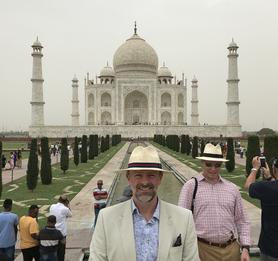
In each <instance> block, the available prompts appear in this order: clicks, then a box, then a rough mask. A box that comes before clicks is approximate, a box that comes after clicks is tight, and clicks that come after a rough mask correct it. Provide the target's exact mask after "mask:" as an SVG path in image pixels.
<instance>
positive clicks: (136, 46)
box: [113, 33, 158, 74]
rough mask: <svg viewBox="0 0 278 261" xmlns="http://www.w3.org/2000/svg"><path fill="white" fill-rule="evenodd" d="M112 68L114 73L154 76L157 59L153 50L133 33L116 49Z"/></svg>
mask: <svg viewBox="0 0 278 261" xmlns="http://www.w3.org/2000/svg"><path fill="white" fill-rule="evenodd" d="M113 66H114V69H115V72H116V73H119V72H129V71H137V72H139V71H141V72H147V73H148V72H149V73H152V74H156V73H157V68H158V57H157V54H156V52H155V50H154V49H153V48H152V47H151V46H150V45H149V44H148V43H147V42H146V41H145V40H144V39H142V38H141V37H139V36H138V35H137V34H136V33H135V34H134V35H133V36H132V37H131V38H129V39H127V40H126V42H125V43H124V44H122V45H121V46H120V47H119V48H118V49H117V51H116V52H115V54H114V59H113Z"/></svg>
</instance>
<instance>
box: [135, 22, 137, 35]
mask: <svg viewBox="0 0 278 261" xmlns="http://www.w3.org/2000/svg"><path fill="white" fill-rule="evenodd" d="M134 34H135V35H137V25H136V21H135V22H134Z"/></svg>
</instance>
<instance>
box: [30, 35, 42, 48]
mask: <svg viewBox="0 0 278 261" xmlns="http://www.w3.org/2000/svg"><path fill="white" fill-rule="evenodd" d="M32 47H41V48H42V44H41V43H40V41H39V38H38V37H37V39H36V41H35V42H34V43H33V45H32Z"/></svg>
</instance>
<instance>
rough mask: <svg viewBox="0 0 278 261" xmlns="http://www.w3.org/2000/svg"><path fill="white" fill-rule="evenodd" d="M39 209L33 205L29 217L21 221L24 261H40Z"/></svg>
mask: <svg viewBox="0 0 278 261" xmlns="http://www.w3.org/2000/svg"><path fill="white" fill-rule="evenodd" d="M38 214H39V207H38V206H37V205H31V206H30V207H29V210H28V215H27V216H22V217H21V218H20V220H19V234H20V248H21V252H22V254H23V261H32V260H33V258H34V259H35V261H39V259H40V253H39V241H38V234H39V225H38V222H37V218H38Z"/></svg>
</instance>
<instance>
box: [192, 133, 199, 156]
mask: <svg viewBox="0 0 278 261" xmlns="http://www.w3.org/2000/svg"><path fill="white" fill-rule="evenodd" d="M196 157H198V137H196V136H195V137H193V146H192V158H193V159H195V158H196Z"/></svg>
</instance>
